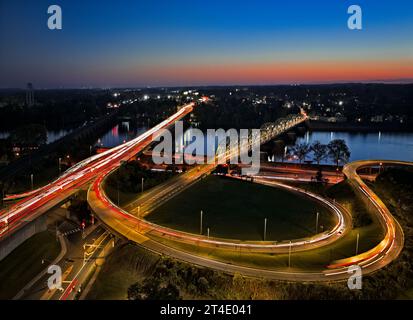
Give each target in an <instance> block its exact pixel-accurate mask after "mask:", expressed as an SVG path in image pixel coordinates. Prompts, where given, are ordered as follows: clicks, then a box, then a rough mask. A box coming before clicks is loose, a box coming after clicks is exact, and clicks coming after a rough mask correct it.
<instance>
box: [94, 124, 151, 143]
mask: <svg viewBox="0 0 413 320" xmlns="http://www.w3.org/2000/svg"><path fill="white" fill-rule="evenodd" d="M146 130H147V127H144V126H139V125H132V123H131V122H130V121H123V122H121V123H118V124H117V125H115V126H114V127H113V128H112V129H110V130H109V131H108V132H106V133H105V134H104V135H102V136H101V137H100V138H99V139H98V140H97V141H96V143H95V145H96V146H101V147H105V148H113V147H116V146H118V145H120V144H122V143H124V142H126V141H129V140H131V139H134V138H136V137H137V136H139V135H141V134H142V133H144V132H145V131H146Z"/></svg>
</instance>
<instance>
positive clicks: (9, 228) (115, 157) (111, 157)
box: [0, 103, 195, 241]
mask: <svg viewBox="0 0 413 320" xmlns="http://www.w3.org/2000/svg"><path fill="white" fill-rule="evenodd" d="M194 106H195V103H190V104H187V105H185V106H182V107H181V108H180V110H179V111H178V112H176V113H175V114H173V115H172V116H170V117H169V118H167V119H166V120H164V121H162V122H161V123H159V124H158V125H156V126H155V127H153V128H151V129H150V130H148V131H146V132H145V133H143V134H142V135H140V136H138V137H137V138H135V139H133V140H131V141H128V142H126V143H124V144H122V145H119V146H117V147H115V148H112V149H110V150H108V151H106V152H104V153H101V154H98V155H94V156H92V157H90V158H87V159H85V160H83V161H81V162H79V163H77V164H76V165H75V166H73V167H71V168H70V169H68V170H67V171H66V172H64V173H63V174H62V175H61V176H60V177H59V178H58V179H57V180H55V181H53V182H51V183H50V184H48V185H46V186H44V187H42V188H40V189H38V190H36V192H33V193H32V194H30V195H29V196H28V197H26V198H25V199H23V200H21V201H19V202H17V203H16V204H14V205H12V206H10V207H9V208H7V209H5V210H3V211H0V241H1V240H2V239H4V238H5V237H7V236H8V235H9V234H11V233H13V232H15V231H16V230H18V229H19V228H20V227H22V226H23V225H24V224H26V223H28V222H30V221H32V220H33V219H36V218H37V217H38V216H39V215H41V214H43V213H45V212H46V211H48V210H49V209H51V208H52V207H54V206H56V205H57V204H59V203H61V202H62V201H64V200H65V199H67V198H68V197H69V196H70V195H72V194H74V193H75V192H76V191H77V190H78V189H79V188H83V187H84V186H85V185H87V184H89V183H90V182H92V181H93V180H94V179H95V178H96V176H97V175H98V174H100V173H103V172H108V171H110V170H112V168H115V167H117V166H119V165H120V163H121V162H122V161H126V160H128V159H130V158H131V157H132V156H134V155H135V154H137V153H139V152H140V151H142V150H143V149H144V148H146V147H147V146H148V145H149V144H151V143H152V142H153V139H154V138H156V136H157V135H158V134H160V132H161V130H162V129H166V128H168V127H169V126H171V125H172V124H174V123H175V122H176V121H178V120H180V119H182V118H183V117H185V116H186V115H187V114H189V113H190V112H191V111H192V110H193V108H194Z"/></svg>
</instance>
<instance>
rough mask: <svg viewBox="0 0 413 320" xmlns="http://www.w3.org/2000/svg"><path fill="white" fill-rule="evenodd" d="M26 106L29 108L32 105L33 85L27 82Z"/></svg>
mask: <svg viewBox="0 0 413 320" xmlns="http://www.w3.org/2000/svg"><path fill="white" fill-rule="evenodd" d="M26 105H27V106H28V107H31V106H33V105H34V89H33V84H32V83H31V82H29V83H28V84H27V88H26Z"/></svg>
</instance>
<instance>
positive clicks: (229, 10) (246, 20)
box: [0, 0, 413, 88]
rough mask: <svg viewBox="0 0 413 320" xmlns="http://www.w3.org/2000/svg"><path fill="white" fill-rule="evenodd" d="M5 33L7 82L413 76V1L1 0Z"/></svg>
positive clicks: (0, 24)
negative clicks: (55, 8) (358, 14)
mask: <svg viewBox="0 0 413 320" xmlns="http://www.w3.org/2000/svg"><path fill="white" fill-rule="evenodd" d="M52 4H58V5H60V6H61V8H62V11H63V29H62V30H54V31H51V30H49V29H48V28H47V19H48V15H47V8H48V6H49V5H52ZM351 4H358V5H360V6H361V8H362V9H363V30H361V31H351V30H349V29H348V28H347V19H348V17H349V15H348V14H347V8H348V7H349V6H350V5H351ZM0 44H1V45H0V87H2V88H4V87H24V86H25V83H26V82H33V83H34V85H35V87H37V88H51V87H82V86H92V87H115V86H146V85H152V86H158V85H159V86H162V85H202V84H205V85H207V84H272V83H274V84H277V83H292V82H294V83H297V82H299V83H321V82H336V81H382V80H383V81H384V80H385V81H408V80H411V79H413V1H410V0H392V1H387V0H354V1H347V0H312V1H309V0H289V1H285V0H283V1H281V0H280V1H277V0H267V1H262V0H256V1H243V0H237V1H233V0H228V1H224V0H221V1H216V0H211V1H206V0H204V1H198V0H192V1H186V0H168V1H164V0H162V1H160V0H158V1H155V0H153V1H139V0H135V1H129V0H118V1H102V0H101V1H98V0H83V1H78V0H60V1H55V0H49V1H46V0H36V1H28V0H26V1H23V0H0Z"/></svg>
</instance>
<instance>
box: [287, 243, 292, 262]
mask: <svg viewBox="0 0 413 320" xmlns="http://www.w3.org/2000/svg"><path fill="white" fill-rule="evenodd" d="M291 246H292V244H291V240H290V247H289V249H288V268H290V267H291Z"/></svg>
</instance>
